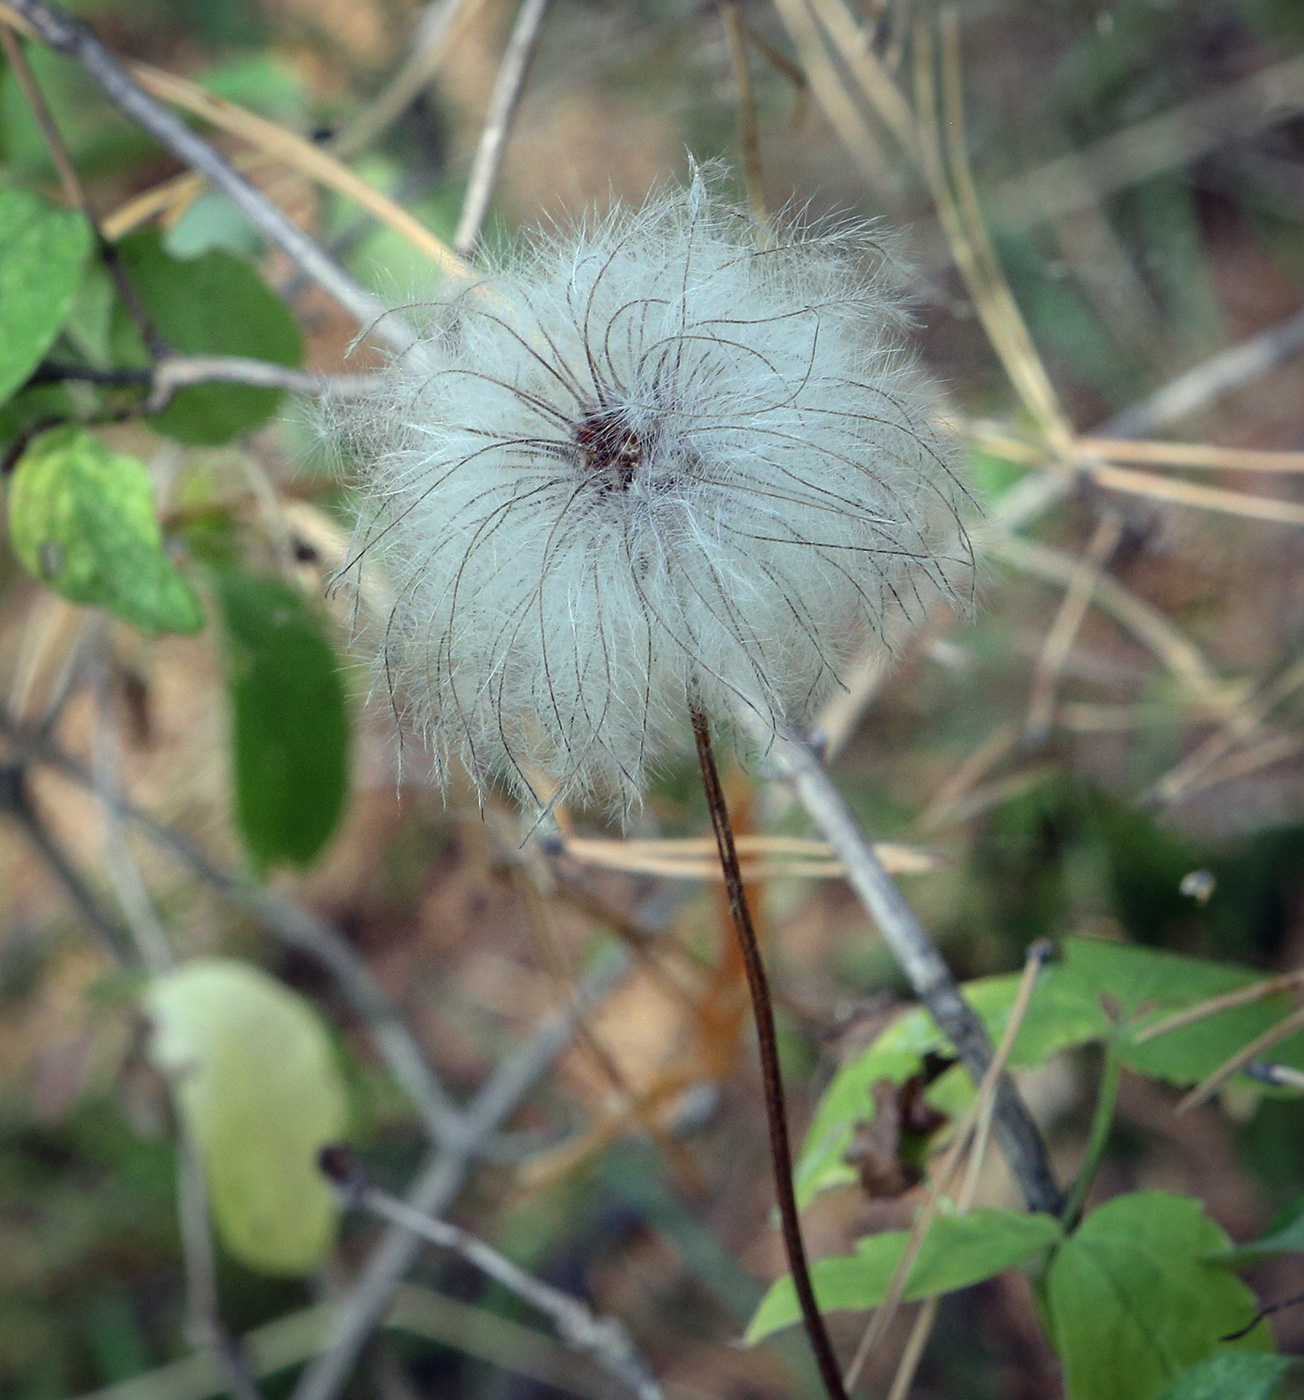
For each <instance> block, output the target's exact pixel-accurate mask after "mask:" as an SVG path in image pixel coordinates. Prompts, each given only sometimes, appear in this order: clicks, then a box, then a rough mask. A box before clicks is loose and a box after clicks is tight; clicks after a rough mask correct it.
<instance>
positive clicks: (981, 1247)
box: [744, 1210, 1061, 1344]
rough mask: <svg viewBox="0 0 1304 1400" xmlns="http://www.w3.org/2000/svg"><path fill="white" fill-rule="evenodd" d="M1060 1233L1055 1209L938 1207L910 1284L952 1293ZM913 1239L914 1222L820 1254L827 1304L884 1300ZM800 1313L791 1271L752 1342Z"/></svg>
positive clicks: (917, 1293) (820, 1283) (830, 1307)
mask: <svg viewBox="0 0 1304 1400" xmlns="http://www.w3.org/2000/svg"><path fill="white" fill-rule="evenodd" d="M1060 1238H1061V1231H1060V1226H1059V1222H1058V1221H1057V1220H1056V1219H1055V1218H1054V1217H1053V1216H1049V1215H1029V1214H1027V1213H1026V1212H1024V1211H1016V1210H975V1211H972V1212H971V1213H970V1214H968V1215H939V1216H938V1217H937V1219H936V1220H934V1221H933V1224H932V1227H931V1229H930V1230H929V1232H928V1236H927V1238H926V1239H925V1240H924V1244H923V1247H922V1249H920V1251H919V1257H918V1259H916V1260H915V1265H914V1268H913V1269H912V1270H911V1271H910V1278H909V1281H908V1282H907V1284H906V1291H905V1298H906V1299H907V1300H908V1301H910V1300H914V1299H919V1298H931V1297H933V1296H934V1295H935V1294H939V1293H951V1292H954V1291H955V1289H957V1288H968V1287H969V1285H970V1284H974V1283H981V1282H982V1281H983V1280H984V1279H989V1278H995V1276H996V1275H997V1274H1000V1273H1004V1272H1005V1270H1006V1269H1013V1268H1015V1267H1016V1266H1018V1265H1019V1264H1022V1263H1023V1262H1024V1261H1025V1260H1027V1259H1031V1258H1032V1256H1033V1255H1034V1254H1036V1253H1038V1251H1040V1250H1043V1249H1045V1248H1047V1247H1048V1246H1049V1245H1053V1244H1055V1243H1056V1242H1057V1241H1058V1240H1059V1239H1060ZM909 1239H910V1232H909V1231H908V1230H887V1231H884V1232H883V1233H882V1234H878V1235H870V1236H869V1237H868V1238H867V1239H863V1240H861V1241H860V1243H859V1244H858V1245H857V1246H856V1252H855V1253H854V1254H843V1255H836V1256H834V1257H832V1258H829V1259H821V1260H819V1261H818V1263H816V1264H815V1266H814V1268H812V1270H811V1279H812V1281H813V1283H814V1285H815V1297H816V1299H817V1300H818V1301H819V1305H820V1311H821V1312H836V1311H838V1310H839V1309H851V1310H853V1311H857V1312H859V1311H863V1310H864V1309H866V1308H875V1307H877V1306H878V1305H879V1303H881V1302H882V1301H883V1298H884V1296H885V1295H886V1293H887V1290H888V1287H889V1286H890V1284H891V1282H892V1276H893V1274H894V1273H895V1272H896V1268H897V1265H898V1264H899V1263H900V1262H901V1256H902V1255H903V1254H904V1253H905V1249H906V1244H907V1242H908V1241H909ZM800 1320H801V1310H800V1308H799V1306H798V1303H797V1294H796V1291H795V1290H794V1288H793V1286H792V1278H791V1276H788V1275H785V1276H784V1277H783V1278H781V1279H778V1280H777V1281H776V1282H775V1283H774V1284H772V1285H771V1287H770V1290H769V1292H767V1293H766V1295H765V1297H764V1298H762V1299H761V1303H760V1306H759V1307H758V1308H757V1309H756V1315H755V1316H754V1317H753V1318H752V1320H751V1323H750V1324H749V1325H748V1328H747V1333H746V1336H745V1338H744V1340H745V1341H747V1342H748V1343H749V1344H750V1343H752V1342H758V1341H760V1340H761V1338H762V1337H768V1336H769V1335H770V1333H771V1332H777V1331H778V1330H779V1329H780V1328H781V1327H788V1326H791V1325H792V1324H793V1323H794V1322H799V1321H800Z"/></svg>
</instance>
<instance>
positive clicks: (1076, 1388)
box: [1047, 1191, 1271, 1400]
mask: <svg viewBox="0 0 1304 1400" xmlns="http://www.w3.org/2000/svg"><path fill="white" fill-rule="evenodd" d="M1226 1248H1227V1236H1226V1234H1225V1233H1224V1232H1223V1230H1222V1228H1221V1227H1220V1226H1218V1225H1216V1224H1215V1223H1214V1222H1213V1221H1212V1220H1210V1219H1209V1217H1208V1216H1207V1215H1205V1213H1204V1209H1203V1207H1202V1206H1201V1204H1200V1202H1199V1201H1197V1200H1195V1199H1194V1198H1192V1197H1190V1196H1175V1195H1170V1194H1168V1193H1167V1192H1163V1191H1139V1192H1135V1193H1133V1194H1131V1195H1126V1196H1117V1197H1115V1198H1114V1200H1112V1201H1108V1202H1107V1203H1106V1204H1105V1205H1103V1206H1101V1207H1100V1209H1099V1210H1096V1211H1093V1212H1092V1213H1091V1214H1090V1215H1089V1216H1087V1218H1086V1220H1084V1221H1083V1222H1082V1224H1081V1225H1080V1226H1079V1227H1078V1229H1077V1230H1076V1231H1075V1232H1074V1233H1073V1234H1072V1235H1071V1236H1070V1237H1069V1238H1068V1239H1067V1240H1066V1241H1065V1242H1064V1244H1063V1245H1062V1246H1061V1247H1060V1248H1059V1249H1058V1250H1057V1251H1056V1253H1055V1258H1054V1260H1053V1261H1052V1263H1051V1266H1050V1271H1049V1274H1048V1277H1047V1288H1048V1296H1049V1305H1050V1313H1051V1317H1052V1320H1053V1331H1054V1335H1055V1344H1056V1347H1057V1348H1058V1350H1059V1353H1060V1356H1061V1358H1062V1360H1063V1362H1064V1375H1065V1382H1066V1390H1067V1395H1068V1400H1155V1397H1156V1396H1157V1395H1158V1393H1159V1391H1160V1390H1161V1389H1162V1388H1163V1387H1164V1386H1165V1385H1167V1384H1169V1383H1170V1382H1171V1381H1173V1380H1175V1379H1176V1378H1177V1377H1178V1376H1180V1375H1181V1374H1182V1372H1184V1371H1186V1370H1187V1369H1188V1368H1189V1367H1191V1366H1193V1365H1194V1364H1195V1363H1196V1362H1197V1361H1202V1360H1204V1359H1205V1358H1206V1357H1209V1356H1212V1355H1213V1354H1214V1352H1215V1351H1216V1350H1218V1349H1219V1347H1220V1345H1221V1341H1220V1339H1221V1338H1222V1337H1225V1336H1227V1335H1228V1334H1229V1333H1232V1332H1235V1331H1237V1330H1238V1329H1239V1328H1241V1327H1244V1326H1245V1325H1246V1324H1247V1323H1248V1322H1249V1321H1250V1320H1251V1318H1253V1316H1254V1314H1255V1312H1256V1310H1257V1305H1256V1303H1255V1299H1254V1295H1253V1294H1252V1293H1251V1292H1250V1290H1249V1289H1248V1288H1246V1287H1245V1285H1244V1284H1243V1283H1241V1281H1240V1280H1239V1279H1237V1278H1234V1277H1233V1276H1232V1275H1231V1274H1229V1273H1226V1272H1225V1271H1223V1270H1221V1269H1218V1268H1215V1267H1214V1266H1213V1265H1212V1264H1210V1263H1209V1262H1208V1256H1209V1255H1211V1254H1213V1253H1215V1252H1217V1251H1220V1250H1225V1249H1226ZM1236 1345H1237V1347H1238V1349H1244V1350H1252V1351H1258V1350H1270V1349H1271V1344H1270V1340H1269V1337H1268V1332H1267V1329H1266V1327H1262V1326H1260V1327H1257V1328H1256V1329H1255V1330H1254V1331H1253V1332H1251V1333H1250V1334H1249V1336H1247V1337H1246V1338H1245V1339H1244V1341H1243V1342H1241V1343H1238V1344H1236Z"/></svg>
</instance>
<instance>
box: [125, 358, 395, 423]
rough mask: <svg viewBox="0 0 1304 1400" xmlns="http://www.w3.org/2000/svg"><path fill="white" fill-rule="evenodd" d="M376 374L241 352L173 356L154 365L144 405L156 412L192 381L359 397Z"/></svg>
mask: <svg viewBox="0 0 1304 1400" xmlns="http://www.w3.org/2000/svg"><path fill="white" fill-rule="evenodd" d="M379 377H380V376H379V375H376V374H314V373H313V372H312V371H311V370H305V369H291V368H290V367H289V366H288V365H274V364H270V363H268V361H266V360H251V359H246V358H245V357H244V356H243V355H173V356H167V357H165V358H164V359H161V360H159V361H158V363H157V364H156V365H155V366H154V371H153V379H152V384H151V388H150V394H149V398H148V399H147V400H146V403H145V407H146V408H147V409H148V411H149V412H150V413H158V412H159V411H160V410H161V409H163V408H166V407H167V405H168V404H169V403H170V402H171V400H172V396H173V395H174V394H176V393H177V392H178V391H180V390H181V389H186V388H190V387H191V386H192V385H195V384H249V385H252V386H253V387H254V388H258V389H285V390H288V391H289V392H290V393H292V394H308V395H311V396H313V397H314V398H322V397H331V398H362V397H363V396H365V395H366V394H368V393H369V392H370V391H371V390H372V389H374V388H375V385H376V381H377V379H378V378H379Z"/></svg>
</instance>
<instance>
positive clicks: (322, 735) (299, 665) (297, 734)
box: [217, 570, 349, 866]
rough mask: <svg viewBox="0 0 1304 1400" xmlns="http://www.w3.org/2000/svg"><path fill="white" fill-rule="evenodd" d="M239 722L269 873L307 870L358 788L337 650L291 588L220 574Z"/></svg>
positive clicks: (253, 820)
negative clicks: (284, 866) (279, 867)
mask: <svg viewBox="0 0 1304 1400" xmlns="http://www.w3.org/2000/svg"><path fill="white" fill-rule="evenodd" d="M217 578H218V595H219V597H220V599H221V602H222V615H223V618H224V619H225V622H226V630H227V640H228V653H229V667H228V672H229V685H230V694H231V708H232V715H233V721H234V733H233V740H234V750H235V753H234V758H235V795H236V817H237V820H238V822H239V826H240V834H241V835H242V836H243V838H244V842H245V846H246V848H247V850H248V851H249V854H250V855H251V856H252V857H253V859H254V861H255V862H256V863H257V864H258V865H260V866H267V865H273V864H276V863H279V862H287V861H288V862H290V863H291V864H295V865H307V864H308V863H309V862H310V861H311V860H312V859H313V857H314V856H315V855H316V854H317V852H318V851H320V850H321V848H322V846H323V845H324V844H325V843H326V840H327V838H328V837H329V836H330V834H331V832H332V831H333V830H334V829H335V824H336V822H337V821H338V819H339V815H340V812H341V811H342V809H343V806H344V798H345V794H346V792H347V790H348V745H349V721H348V713H347V710H346V708H345V703H344V687H343V685H342V683H341V680H340V675H339V671H338V668H337V666H336V662H335V653H334V652H333V651H332V650H331V647H330V644H329V642H327V641H326V638H325V637H324V636H323V634H322V629H321V625H320V623H319V621H318V619H317V618H316V616H315V615H314V614H313V613H312V612H311V611H310V610H309V609H308V607H307V606H306V605H305V603H304V601H303V599H302V598H301V597H300V596H299V595H298V594H297V593H295V592H294V591H293V589H290V588H287V587H286V586H285V585H284V584H282V583H278V582H276V581H274V580H272V579H265V578H253V577H251V576H250V575H248V574H241V573H237V572H235V571H234V570H226V571H223V572H221V573H219V574H218V576H217Z"/></svg>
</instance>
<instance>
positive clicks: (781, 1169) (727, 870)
mask: <svg viewBox="0 0 1304 1400" xmlns="http://www.w3.org/2000/svg"><path fill="white" fill-rule="evenodd" d="M690 713H691V715H692V720H693V737H694V738H695V739H696V740H697V757H698V760H699V761H700V763H701V765H702V785H703V786H704V787H705V789H706V805H707V807H708V808H709V809H710V812H711V825H712V826H713V827H714V828H715V840H716V845H717V846H718V847H719V850H720V865H721V868H722V869H723V870H724V882H725V890H726V891H727V893H728V896H729V911H730V913H731V914H732V915H733V925H734V932H735V933H736V934H737V935H738V947H739V949H740V951H741V952H742V958H743V967H744V968H745V970H746V972H747V989H748V991H749V992H750V993H751V998H752V1016H753V1018H754V1019H755V1022H756V1040H757V1044H758V1046H759V1048H760V1058H761V1080H762V1083H763V1084H764V1087H765V1115H766V1118H767V1120H768V1122H769V1129H770V1157H771V1160H772V1162H773V1164H774V1188H775V1194H776V1195H777V1197H778V1201H779V1218H780V1221H781V1224H782V1227H783V1247H784V1250H785V1251H786V1253H787V1255H788V1268H789V1270H790V1272H791V1273H792V1282H793V1287H794V1288H795V1289H796V1291H797V1301H798V1302H799V1303H800V1304H801V1315H802V1321H803V1322H804V1323H805V1325H806V1333H807V1335H808V1336H809V1337H810V1344H811V1348H812V1350H813V1351H814V1352H815V1361H816V1364H817V1365H818V1366H819V1370H820V1376H821V1377H822V1378H823V1381H824V1388H825V1390H827V1391H828V1394H829V1400H847V1392H846V1390H845V1389H844V1387H843V1384H842V1368H841V1367H840V1366H839V1365H838V1358H837V1356H836V1355H835V1354H834V1351H833V1343H832V1342H831V1341H830V1340H829V1334H828V1329H827V1328H826V1327H825V1326H824V1318H823V1317H822V1315H821V1314H820V1310H819V1304H818V1303H817V1302H816V1301H815V1288H814V1285H813V1284H812V1283H811V1277H810V1265H809V1264H808V1263H807V1262H806V1245H805V1243H804V1242H803V1240H802V1236H801V1219H800V1216H799V1215H798V1213H797V1196H796V1193H795V1192H794V1191H793V1187H792V1145H791V1143H790V1141H789V1138H788V1115H787V1110H786V1109H785V1106H784V1098H783V1079H782V1077H781V1076H780V1074H779V1043H778V1038H777V1036H776V1035H775V1031H774V1005H773V1002H772V1000H771V997H770V983H769V978H768V977H767V976H766V974H765V963H764V962H763V961H762V959H761V949H760V944H759V943H758V942H757V939H756V928H755V926H754V925H753V923H752V914H751V910H750V909H749V908H748V906H747V894H746V891H745V890H744V888H743V877H742V871H741V870H740V869H739V868H738V852H737V850H736V849H735V848H734V838H733V827H732V825H731V824H730V821H729V808H728V807H727V805H726V804H725V800H724V789H723V788H722V787H721V785H720V772H719V770H718V769H717V768H716V766H715V755H714V753H713V752H712V749H711V727H710V724H709V723H708V721H707V718H706V715H705V714H704V713H703V712H702V711H701V710H700V709H698V708H697V706H696V705H694V706H691V707H690Z"/></svg>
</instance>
